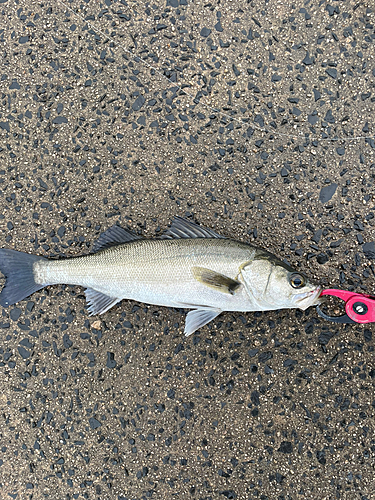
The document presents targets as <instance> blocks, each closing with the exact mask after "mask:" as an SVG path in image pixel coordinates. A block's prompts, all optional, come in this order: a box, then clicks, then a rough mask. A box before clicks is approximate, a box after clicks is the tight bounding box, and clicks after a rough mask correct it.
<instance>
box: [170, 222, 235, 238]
mask: <svg viewBox="0 0 375 500" xmlns="http://www.w3.org/2000/svg"><path fill="white" fill-rule="evenodd" d="M161 238H168V239H171V238H224V239H225V236H221V235H220V234H217V233H215V231H212V230H211V229H207V228H206V227H203V226H198V224H195V222H192V221H190V220H186V219H183V218H182V217H175V218H174V219H173V221H172V224H171V227H169V228H168V229H166V231H165V232H164V233H163V235H162V236H161Z"/></svg>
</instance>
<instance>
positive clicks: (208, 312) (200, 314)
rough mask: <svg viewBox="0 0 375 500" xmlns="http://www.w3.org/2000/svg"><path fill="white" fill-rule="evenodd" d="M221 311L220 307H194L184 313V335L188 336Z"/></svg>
mask: <svg viewBox="0 0 375 500" xmlns="http://www.w3.org/2000/svg"><path fill="white" fill-rule="evenodd" d="M220 313H221V310H220V309H212V308H207V309H194V310H193V311H190V312H188V313H187V315H186V322H185V335H186V337H188V336H189V335H191V334H192V333H194V332H195V331H196V330H198V329H199V328H202V326H204V325H207V323H209V322H210V321H212V320H213V319H214V318H216V316H219V314H220Z"/></svg>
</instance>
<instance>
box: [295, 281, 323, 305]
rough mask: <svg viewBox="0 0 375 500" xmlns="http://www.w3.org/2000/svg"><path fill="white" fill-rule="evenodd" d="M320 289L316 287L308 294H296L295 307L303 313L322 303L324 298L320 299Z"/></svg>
mask: <svg viewBox="0 0 375 500" xmlns="http://www.w3.org/2000/svg"><path fill="white" fill-rule="evenodd" d="M321 293H322V287H321V286H318V287H316V288H314V289H313V290H310V291H309V292H303V293H298V294H297V295H295V299H294V300H295V302H296V306H297V307H298V308H299V309H302V310H303V311H304V310H305V309H307V308H308V307H311V306H317V305H319V304H321V303H322V302H323V301H324V297H320V294H321Z"/></svg>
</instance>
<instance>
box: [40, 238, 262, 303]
mask: <svg viewBox="0 0 375 500" xmlns="http://www.w3.org/2000/svg"><path fill="white" fill-rule="evenodd" d="M255 251H256V250H255V248H253V247H252V246H250V245H246V244H243V243H241V242H238V241H235V240H229V239H214V238H200V239H199V238H197V239H178V240H172V239H170V240H169V239H160V240H157V239H155V240H146V239H144V240H136V241H133V242H129V243H124V244H122V245H118V246H115V247H111V248H108V249H105V250H102V251H100V252H98V253H96V254H92V255H87V256H80V257H73V258H69V259H65V260H56V261H41V262H39V263H36V264H35V268H34V269H35V281H36V282H37V283H39V284H41V285H47V284H49V283H54V284H58V283H61V284H73V285H81V286H83V287H89V288H93V289H95V290H98V291H100V292H102V293H104V294H106V295H108V296H110V297H118V298H123V299H125V298H127V299H133V300H137V301H140V302H146V303H150V304H157V305H164V306H172V307H173V306H174V307H176V306H178V307H179V306H180V304H182V303H184V304H204V305H212V306H216V307H217V306H222V305H224V304H226V305H227V307H231V309H227V310H238V309H236V307H237V308H238V306H239V305H240V301H241V298H242V297H241V296H240V297H239V296H236V297H234V296H228V297H227V296H225V295H224V296H223V294H222V293H220V292H218V291H216V290H213V289H210V288H208V287H206V286H204V285H203V284H201V283H199V282H198V281H197V280H196V279H195V278H194V276H193V274H192V268H193V267H195V266H200V267H203V268H207V269H211V270H213V271H216V272H218V273H220V274H223V275H225V276H228V277H230V278H232V279H235V278H236V276H238V274H239V272H240V268H241V265H243V263H244V262H247V261H250V260H251V259H252V258H253V257H254V255H255ZM197 296H199V298H200V300H201V302H197ZM202 300H203V302H202ZM249 307H250V309H251V307H252V305H251V304H250V305H249ZM232 308H233V309H232Z"/></svg>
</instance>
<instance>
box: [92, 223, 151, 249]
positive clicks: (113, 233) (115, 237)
mask: <svg viewBox="0 0 375 500" xmlns="http://www.w3.org/2000/svg"><path fill="white" fill-rule="evenodd" d="M141 239H142V237H141V236H138V235H136V234H134V233H132V232H131V231H128V230H127V229H124V228H123V227H120V226H116V225H115V226H112V227H110V228H109V229H107V230H106V231H104V233H102V234H101V235H100V236H99V238H98V240H97V241H96V242H95V243H94V245H93V248H92V251H93V253H95V252H98V251H99V250H104V249H105V248H108V247H112V246H115V245H121V244H122V243H128V242H129V241H134V240H141Z"/></svg>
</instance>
